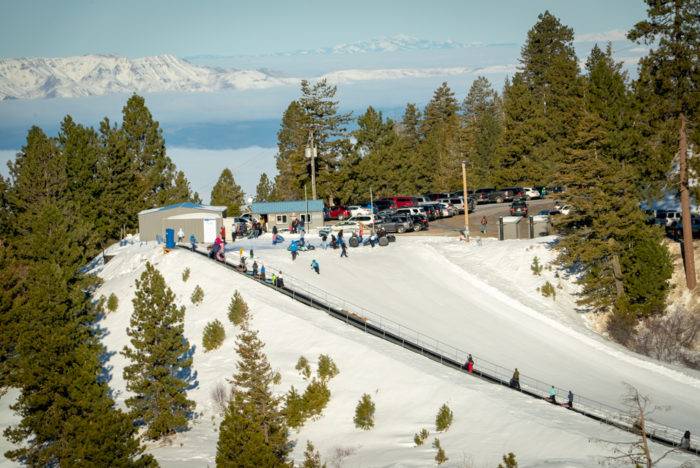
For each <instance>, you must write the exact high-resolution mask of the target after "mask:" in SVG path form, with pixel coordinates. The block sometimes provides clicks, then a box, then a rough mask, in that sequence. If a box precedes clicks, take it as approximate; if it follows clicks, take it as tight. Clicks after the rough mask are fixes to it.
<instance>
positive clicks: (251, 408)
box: [216, 328, 291, 467]
mask: <svg viewBox="0 0 700 468" xmlns="http://www.w3.org/2000/svg"><path fill="white" fill-rule="evenodd" d="M263 346H264V345H263V343H262V342H261V341H260V339H259V338H258V334H257V332H255V331H252V330H248V329H246V328H244V329H243V331H242V332H241V333H240V334H239V335H238V337H237V343H236V351H237V352H238V356H239V359H238V362H237V365H236V368H237V370H236V373H235V374H234V376H233V384H234V387H233V391H232V398H231V400H230V402H229V405H228V408H227V409H226V414H225V416H224V419H223V420H222V421H221V426H220V428H219V441H218V444H217V451H216V464H217V466H241V467H259V466H269V467H276V466H280V467H281V466H289V464H288V462H287V456H288V454H289V452H290V451H291V444H290V443H289V442H288V440H287V436H288V429H287V426H286V424H285V421H284V416H283V414H282V412H281V411H280V408H279V405H280V398H279V397H276V396H274V395H273V394H272V385H273V383H274V381H275V380H276V375H275V372H273V371H272V368H271V367H270V363H269V362H268V360H267V356H265V353H264V352H263Z"/></svg>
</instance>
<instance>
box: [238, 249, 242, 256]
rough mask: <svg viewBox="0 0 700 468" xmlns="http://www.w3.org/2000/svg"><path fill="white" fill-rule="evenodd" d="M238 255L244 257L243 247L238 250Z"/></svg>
mask: <svg viewBox="0 0 700 468" xmlns="http://www.w3.org/2000/svg"><path fill="white" fill-rule="evenodd" d="M238 255H240V256H241V257H242V256H243V247H241V248H240V249H238Z"/></svg>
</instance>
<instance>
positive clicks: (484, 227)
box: [481, 216, 489, 234]
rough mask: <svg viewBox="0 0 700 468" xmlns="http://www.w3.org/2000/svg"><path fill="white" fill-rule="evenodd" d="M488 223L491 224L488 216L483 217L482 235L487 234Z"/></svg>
mask: <svg viewBox="0 0 700 468" xmlns="http://www.w3.org/2000/svg"><path fill="white" fill-rule="evenodd" d="M488 223H489V222H488V221H487V220H486V216H482V217H481V233H482V234H486V225H487V224H488Z"/></svg>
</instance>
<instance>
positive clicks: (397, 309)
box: [236, 237, 700, 433]
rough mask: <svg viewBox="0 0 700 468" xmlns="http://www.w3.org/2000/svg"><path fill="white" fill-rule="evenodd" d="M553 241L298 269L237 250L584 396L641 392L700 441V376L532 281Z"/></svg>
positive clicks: (491, 243)
mask: <svg viewBox="0 0 700 468" xmlns="http://www.w3.org/2000/svg"><path fill="white" fill-rule="evenodd" d="M552 240H553V239H552V238H543V239H538V240H532V241H505V242H499V241H496V240H490V239H488V240H485V241H484V242H483V243H482V244H481V245H477V244H476V243H472V244H471V245H466V244H464V243H460V242H459V241H457V240H456V239H454V238H444V237H441V238H438V237H432V238H431V237H400V238H399V239H398V241H397V242H396V243H393V244H391V245H390V246H389V247H386V248H378V247H376V248H374V249H371V248H369V247H360V248H357V249H349V258H347V259H346V258H342V259H341V258H339V251H333V250H330V249H329V250H327V251H323V250H315V251H313V252H304V253H303V254H302V255H301V257H300V258H298V259H297V261H296V262H292V261H291V257H290V255H289V253H288V252H286V250H285V248H284V247H280V246H277V247H275V248H272V246H271V245H270V242H269V239H265V238H262V239H257V240H255V241H243V242H242V243H237V244H236V247H238V246H239V245H240V246H243V247H244V248H245V249H246V252H247V251H248V250H249V248H250V247H253V248H255V249H256V252H257V254H256V258H259V259H262V260H264V261H267V262H268V263H269V264H270V265H271V266H273V267H276V268H279V269H281V270H282V271H284V272H285V273H287V274H289V275H292V276H294V277H297V278H300V279H302V280H305V281H308V282H309V283H311V284H313V285H314V286H317V287H319V288H321V289H324V290H326V291H328V292H330V293H333V294H335V295H337V296H340V297H343V298H345V299H347V300H348V301H349V302H352V303H354V304H356V305H358V306H361V307H364V308H366V309H368V310H370V311H372V312H374V313H376V314H380V315H382V316H384V317H386V318H388V319H391V320H394V321H396V322H398V323H401V324H403V325H406V326H408V327H410V328H413V329H415V330H418V331H420V332H421V333H423V334H425V335H428V336H430V337H433V338H435V339H438V340H440V341H442V342H444V343H446V344H448V345H451V346H454V347H456V348H459V349H463V350H465V351H466V352H470V353H473V354H474V355H476V356H480V357H482V358H484V359H487V360H488V361H491V362H495V363H498V364H500V365H502V366H504V367H510V368H511V369H513V368H515V367H517V368H518V369H519V370H520V372H521V374H522V375H527V376H529V377H532V378H535V379H538V380H541V381H543V382H545V383H547V384H552V385H555V386H557V387H560V388H563V389H571V390H572V391H573V392H574V394H576V395H582V396H585V397H587V398H590V399H593V400H596V401H598V402H601V403H604V404H607V405H610V406H613V407H618V408H619V407H621V406H622V405H621V398H622V396H623V395H624V394H625V393H626V391H627V387H626V386H625V384H629V385H633V386H634V387H636V388H637V389H639V391H640V393H641V394H643V395H648V396H650V397H651V399H652V402H653V404H654V405H658V406H667V407H668V410H667V411H656V412H655V413H654V414H653V416H652V419H653V420H655V421H657V422H659V423H661V424H665V425H668V426H672V427H676V428H679V429H688V430H690V431H691V433H698V432H700V373H698V372H696V371H692V370H688V369H685V368H674V367H672V366H669V365H666V364H661V363H658V362H656V361H653V360H651V359H648V358H646V357H643V356H639V355H637V354H634V353H631V352H629V351H628V350H626V349H624V348H622V347H621V346H618V345H617V344H614V343H611V342H610V341H609V340H606V339H604V338H602V337H600V336H599V335H596V334H595V333H593V332H591V331H590V330H588V329H587V328H586V326H585V323H584V321H583V319H582V317H581V316H580V314H579V313H577V312H576V311H575V308H576V305H575V298H574V297H573V296H572V294H573V293H575V291H576V288H575V286H574V285H572V284H571V280H570V279H569V280H565V279H563V278H559V279H558V278H555V276H554V275H555V271H554V270H552V271H548V270H545V271H544V272H543V273H542V276H541V277H536V276H534V275H533V274H532V272H531V271H530V264H531V262H532V258H534V256H535V255H537V256H538V257H539V258H540V260H541V263H543V264H546V262H547V261H549V260H551V259H552V258H553V255H554V253H553V252H552V250H551V249H550V248H549V246H548V243H550V242H552ZM246 242H247V243H248V244H246ZM312 243H313V240H312ZM285 244H287V243H285ZM246 255H247V253H246ZM312 258H316V259H317V260H318V261H319V263H320V265H321V274H320V275H316V274H315V273H314V272H313V271H311V269H310V267H309V263H310V262H311V259H312ZM259 261H260V260H259ZM560 276H561V273H560ZM546 280H549V281H551V282H552V283H553V284H555V285H556V284H558V283H560V284H561V285H562V289H561V290H557V293H558V296H557V299H556V300H552V299H546V298H544V297H542V296H541V295H540V294H539V293H538V292H537V291H536V287H537V286H539V285H542V284H544V282H545V281H546ZM465 359H466V356H465ZM476 365H477V366H478V365H479V363H478V360H477V362H476ZM559 398H560V399H564V398H565V395H559Z"/></svg>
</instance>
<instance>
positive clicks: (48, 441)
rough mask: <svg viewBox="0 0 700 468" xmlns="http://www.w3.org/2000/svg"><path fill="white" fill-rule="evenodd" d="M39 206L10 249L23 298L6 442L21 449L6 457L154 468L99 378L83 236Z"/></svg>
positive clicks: (61, 215) (48, 205) (70, 216)
mask: <svg viewBox="0 0 700 468" xmlns="http://www.w3.org/2000/svg"><path fill="white" fill-rule="evenodd" d="M15 167H18V166H15ZM25 167H27V166H25ZM37 182H38V183H42V181H41V180H38V181H37ZM37 203H38V206H36V207H35V208H34V209H35V210H36V213H37V217H36V218H35V219H34V223H33V225H32V228H31V231H27V233H26V234H25V235H24V236H23V242H22V243H19V244H17V245H16V247H18V250H17V257H16V258H17V261H18V262H19V265H21V266H19V268H20V269H21V271H23V272H24V274H23V275H22V277H21V283H22V288H23V291H22V294H21V296H19V297H18V300H16V301H15V302H14V304H13V308H14V312H15V314H16V317H18V318H19V320H18V322H16V323H15V324H14V325H13V327H12V331H14V332H15V333H16V334H17V341H16V344H15V347H14V349H13V354H12V356H11V357H12V367H11V368H12V369H15V371H13V372H11V373H10V375H9V376H6V377H9V382H8V383H9V384H10V385H11V386H13V387H16V388H19V389H20V396H19V398H18V400H17V402H16V403H15V404H14V405H13V406H12V408H13V410H15V411H16V412H17V413H18V414H19V415H20V416H21V417H22V419H21V421H20V423H19V424H18V425H17V426H15V427H12V428H9V429H8V430H6V431H5V436H6V437H7V438H8V439H9V440H10V441H11V442H13V443H15V444H20V445H21V448H19V449H16V450H12V451H10V452H8V453H7V454H6V456H8V457H9V458H11V459H13V460H15V461H21V462H23V463H25V464H27V465H30V466H54V465H56V466H74V465H90V466H154V465H155V462H154V460H153V459H152V457H151V456H140V454H141V453H142V452H143V448H142V447H141V446H140V444H139V442H138V440H137V439H136V438H135V428H134V427H133V425H132V424H131V420H130V418H128V416H127V415H125V414H124V413H122V412H121V411H119V410H117V409H115V408H114V402H113V400H112V399H111V397H110V393H109V388H108V386H107V384H106V381H105V380H104V378H103V377H102V372H103V370H102V364H101V361H100V356H101V355H102V353H103V352H104V349H103V347H102V346H101V345H100V343H99V339H98V337H97V336H96V335H95V330H94V329H92V328H91V325H92V324H94V322H95V320H96V316H97V312H98V310H97V306H96V304H95V303H93V302H92V299H91V298H90V296H89V295H86V294H85V291H86V290H89V289H90V288H91V284H92V283H94V280H93V279H91V278H87V277H84V276H82V275H81V274H80V273H79V267H80V266H82V265H83V263H82V254H81V252H82V251H83V246H84V242H85V239H86V229H84V227H82V226H81V221H80V219H79V218H76V213H75V212H73V211H62V210H61V209H60V208H59V206H58V205H57V204H55V203H53V202H51V201H49V200H44V201H40V202H37ZM3 319H4V317H3ZM2 328H3V329H4V328H5V322H4V320H3V327H2Z"/></svg>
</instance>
